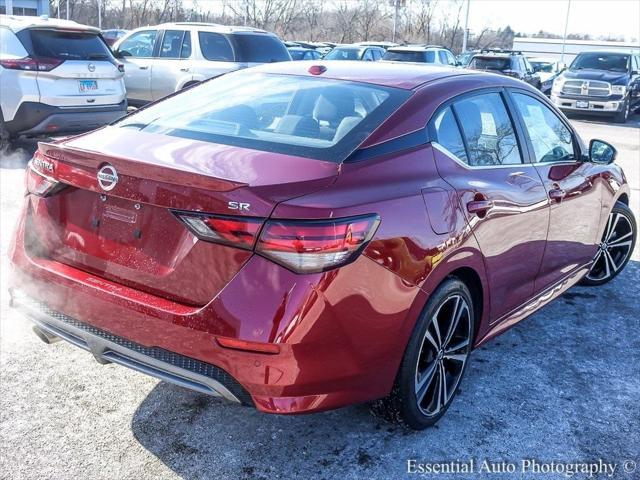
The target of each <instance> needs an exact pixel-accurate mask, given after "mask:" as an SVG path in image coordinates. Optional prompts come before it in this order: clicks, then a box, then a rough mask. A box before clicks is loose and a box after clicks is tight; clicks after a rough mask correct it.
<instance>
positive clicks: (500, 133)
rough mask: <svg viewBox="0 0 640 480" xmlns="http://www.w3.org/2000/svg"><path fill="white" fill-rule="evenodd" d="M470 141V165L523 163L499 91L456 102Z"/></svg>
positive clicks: (467, 140) (456, 109)
mask: <svg viewBox="0 0 640 480" xmlns="http://www.w3.org/2000/svg"><path fill="white" fill-rule="evenodd" d="M453 108H454V109H455V112H456V115H457V116H458V118H459V119H460V124H461V127H462V134H463V135H464V138H465V141H466V143H467V154H468V156H469V165H472V166H491V165H517V164H520V163H522V158H521V156H520V150H519V149H518V142H517V140H516V134H515V132H514V130H513V125H512V123H511V119H510V118H509V114H508V113H507V109H506V107H505V105H504V102H503V101H502V97H501V96H500V94H498V93H486V94H482V95H476V96H473V97H471V98H468V99H463V100H460V101H458V102H456V103H455V104H454V107H453Z"/></svg>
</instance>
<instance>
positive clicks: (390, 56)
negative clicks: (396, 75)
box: [382, 50, 436, 63]
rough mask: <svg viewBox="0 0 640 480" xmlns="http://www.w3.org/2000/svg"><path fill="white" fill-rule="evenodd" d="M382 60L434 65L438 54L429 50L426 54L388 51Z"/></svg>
mask: <svg viewBox="0 0 640 480" xmlns="http://www.w3.org/2000/svg"><path fill="white" fill-rule="evenodd" d="M382 59H383V60H391V61H393V62H417V63H434V62H435V60H436V54H435V52H434V51H433V50H428V51H425V52H411V51H405V52H403V51H389V50H387V52H386V53H385V54H384V56H383V57H382Z"/></svg>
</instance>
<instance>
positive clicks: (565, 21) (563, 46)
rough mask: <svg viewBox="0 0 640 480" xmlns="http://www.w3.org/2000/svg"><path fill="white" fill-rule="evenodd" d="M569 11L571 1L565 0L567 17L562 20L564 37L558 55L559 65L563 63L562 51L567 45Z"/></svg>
mask: <svg viewBox="0 0 640 480" xmlns="http://www.w3.org/2000/svg"><path fill="white" fill-rule="evenodd" d="M570 10H571V0H567V16H566V18H565V19H564V36H563V37H562V53H561V54H560V63H564V49H565V46H566V43H567V28H568V27H569V11H570Z"/></svg>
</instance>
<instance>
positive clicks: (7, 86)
mask: <svg viewBox="0 0 640 480" xmlns="http://www.w3.org/2000/svg"><path fill="white" fill-rule="evenodd" d="M123 75H124V73H123V66H122V65H121V64H119V63H118V62H117V61H116V59H115V58H114V57H113V55H112V54H111V52H110V50H109V48H108V47H107V45H106V44H105V42H104V41H103V40H102V38H101V37H100V31H99V30H98V29H95V28H91V27H86V26H84V25H80V24H78V23H75V22H69V21H63V20H54V19H48V18H46V17H42V18H41V17H13V16H7V15H0V105H1V107H2V108H1V116H0V134H1V135H0V138H1V139H2V142H3V143H5V142H7V141H8V140H9V139H10V138H12V137H17V136H19V135H28V136H38V135H43V134H49V135H50V134H54V133H55V134H59V133H75V132H82V131H87V130H92V129H94V128H98V127H100V126H103V125H105V124H107V123H109V122H111V121H113V120H115V119H117V118H119V117H121V116H122V115H124V114H125V113H126V111H127V102H126V94H125V88H124V82H123V80H122V77H123Z"/></svg>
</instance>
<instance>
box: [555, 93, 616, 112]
mask: <svg viewBox="0 0 640 480" xmlns="http://www.w3.org/2000/svg"><path fill="white" fill-rule="evenodd" d="M551 101H552V102H553V103H554V104H555V105H556V106H557V107H558V108H559V109H561V110H566V111H571V112H581V113H587V114H595V115H613V114H615V113H618V112H620V111H621V110H622V109H623V107H624V101H623V100H602V99H599V100H593V99H591V98H586V99H584V100H582V99H576V98H567V97H562V96H557V95H551ZM578 102H588V107H579V106H578V104H579V103H578Z"/></svg>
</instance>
